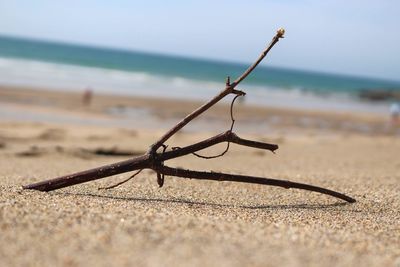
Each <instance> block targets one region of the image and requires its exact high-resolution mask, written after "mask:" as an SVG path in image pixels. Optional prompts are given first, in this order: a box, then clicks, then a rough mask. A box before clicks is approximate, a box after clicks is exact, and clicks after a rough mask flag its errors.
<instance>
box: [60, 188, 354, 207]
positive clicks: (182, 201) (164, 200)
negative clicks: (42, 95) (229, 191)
mask: <svg viewBox="0 0 400 267" xmlns="http://www.w3.org/2000/svg"><path fill="white" fill-rule="evenodd" d="M53 194H55V195H64V196H84V197H94V198H99V199H112V200H119V201H132V202H144V203H166V204H167V203H173V204H182V205H188V206H208V207H219V208H242V209H269V210H323V209H331V208H335V207H342V206H347V205H349V204H351V203H347V202H342V201H340V202H335V203H330V204H283V205H233V204H222V203H213V202H206V201H194V200H188V199H183V198H173V199H168V198H145V197H117V196H109V195H101V194H94V193H70V192H55V193H53Z"/></svg>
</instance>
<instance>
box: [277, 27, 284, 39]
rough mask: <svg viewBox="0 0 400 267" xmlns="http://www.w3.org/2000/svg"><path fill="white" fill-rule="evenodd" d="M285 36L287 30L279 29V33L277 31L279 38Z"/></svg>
mask: <svg viewBox="0 0 400 267" xmlns="http://www.w3.org/2000/svg"><path fill="white" fill-rule="evenodd" d="M284 34H285V29H284V28H279V29H278V30H277V31H276V36H277V37H278V38H283V35H284Z"/></svg>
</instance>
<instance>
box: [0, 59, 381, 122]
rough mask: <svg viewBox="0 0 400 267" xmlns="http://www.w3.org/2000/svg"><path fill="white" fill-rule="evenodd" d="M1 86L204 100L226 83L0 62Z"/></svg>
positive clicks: (295, 104) (275, 93)
mask: <svg viewBox="0 0 400 267" xmlns="http://www.w3.org/2000/svg"><path fill="white" fill-rule="evenodd" d="M0 84H4V85H15V86H29V87H39V88H47V89H54V90H69V91H82V90H83V89H85V88H88V87H90V88H92V90H93V91H94V92H95V93H96V92H99V93H111V94H120V95H138V96H151V97H169V98H183V99H201V100H204V99H208V98H210V97H212V96H213V95H215V94H216V93H217V92H219V91H220V90H221V89H223V88H224V86H225V85H224V83H223V82H222V81H221V83H218V82H209V81H198V80H191V79H186V78H182V77H167V76H161V75H155V74H150V73H145V72H128V71H121V70H113V69H103V68H94V67H84V66H75V65H66V64H57V63H49V62H41V61H34V60H24V59H11V58H0ZM241 87H242V89H243V90H245V91H246V92H247V93H248V94H247V96H246V103H252V104H257V105H263V106H272V107H291V108H302V109H318V110H339V111H357V112H373V113H381V114H382V113H383V114H386V113H387V112H388V107H387V104H379V105H377V104H374V105H372V104H370V103H364V102H361V101H358V100H356V99H353V98H351V97H350V96H348V95H344V94H343V95H340V94H335V95H329V96H327V95H325V96H320V95H315V94H311V93H307V92H305V91H304V90H303V89H301V88H297V89H296V88H294V89H291V90H288V89H282V88H272V87H264V86H252V85H246V83H245V82H244V83H243V85H241Z"/></svg>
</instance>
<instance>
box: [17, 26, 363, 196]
mask: <svg viewBox="0 0 400 267" xmlns="http://www.w3.org/2000/svg"><path fill="white" fill-rule="evenodd" d="M283 34H284V30H283V29H279V30H278V31H277V34H276V35H275V36H274V37H273V38H272V41H271V43H270V44H269V45H268V46H267V48H266V49H265V50H264V51H263V52H262V53H261V55H260V56H259V58H258V59H257V60H256V62H254V63H253V65H251V66H250V67H249V68H248V69H247V70H246V71H245V72H244V73H243V74H242V75H241V76H240V77H239V78H237V79H236V80H235V81H234V82H232V83H231V82H230V79H229V77H228V79H227V81H226V86H225V89H224V90H222V91H221V92H220V93H219V94H218V95H217V96H215V97H214V98H213V99H211V100H210V101H208V102H207V103H205V104H204V105H202V106H201V107H199V108H198V109H196V110H195V111H193V112H192V113H190V114H189V115H188V116H186V117H185V118H184V119H183V120H181V121H180V122H179V123H177V124H176V125H175V126H174V127H173V128H171V129H170V130H169V131H168V132H166V133H165V134H164V135H163V136H162V137H161V138H160V139H159V140H157V141H156V142H155V143H154V144H152V145H151V146H150V148H149V150H148V151H147V152H146V153H145V154H144V155H142V156H138V157H135V158H133V159H130V160H126V161H121V162H117V163H114V164H110V165H106V166H102V167H99V168H95V169H90V170H86V171H83V172H78V173H74V174H71V175H66V176H62V177H58V178H55V179H51V180H46V181H42V182H38V183H34V184H30V185H26V186H23V188H24V189H35V190H40V191H51V190H56V189H59V188H63V187H67V186H71V185H76V184H80V183H85V182H89V181H93V180H97V179H101V178H104V177H108V176H112V175H116V174H119V173H124V172H129V171H134V170H139V171H137V172H136V173H135V174H134V175H132V176H131V177H130V178H128V179H126V180H124V181H122V182H120V183H117V184H115V185H113V186H110V187H106V188H104V189H108V188H114V187H116V186H118V185H120V184H123V183H125V182H126V181H128V180H130V179H131V178H133V177H134V176H136V175H137V174H138V173H139V172H140V171H141V170H143V169H152V170H154V171H155V172H156V173H157V182H158V184H159V186H160V187H162V186H163V184H164V176H165V175H170V176H176V177H182V178H190V179H200V180H216V181H232V182H244V183H254V184H263V185H272V186H280V187H284V188H298V189H304V190H308V191H314V192H319V193H322V194H326V195H330V196H333V197H336V198H340V199H343V200H345V201H347V202H351V203H352V202H355V201H356V200H355V199H353V198H351V197H349V196H346V195H344V194H342V193H339V192H335V191H332V190H329V189H325V188H322V187H317V186H313V185H308V184H302V183H295V182H290V181H286V180H278V179H271V178H263V177H254V176H243V175H236V174H226V173H219V172H203V171H193V170H184V169H179V168H171V167H168V166H165V165H164V162H165V161H167V160H170V159H174V158H177V157H181V156H184V155H188V154H195V155H197V156H199V157H202V158H206V159H209V158H215V157H220V156H223V155H224V154H225V153H226V152H227V151H228V150H229V144H230V143H235V144H238V145H242V146H248V147H253V148H258V149H263V150H270V151H272V152H274V151H275V150H276V149H278V145H275V144H268V143H264V142H258V141H253V140H247V139H243V138H240V137H239V136H237V135H236V134H235V133H234V132H233V131H232V130H233V126H234V123H235V119H234V117H233V111H232V110H233V104H234V101H235V100H236V98H237V97H239V96H243V95H245V93H244V92H242V91H239V90H236V89H235V88H236V86H237V85H238V84H239V83H240V82H241V81H243V80H244V79H245V78H246V77H247V76H248V75H249V74H250V73H251V72H252V71H253V70H254V69H255V68H256V67H257V65H258V64H259V63H260V62H261V61H262V60H263V59H264V57H265V56H266V55H267V54H268V52H269V51H270V50H271V48H272V47H273V46H274V45H275V44H276V43H277V42H278V41H279V39H280V38H283ZM229 94H234V95H236V96H235V98H234V99H233V101H232V103H231V108H230V112H231V120H232V124H231V128H230V129H229V130H228V131H226V132H223V133H221V134H218V135H216V136H213V137H211V138H209V139H206V140H203V141H201V142H198V143H195V144H192V145H189V146H185V147H176V148H174V149H172V150H170V151H166V148H167V146H166V145H165V142H166V141H167V140H168V139H169V138H170V137H171V136H173V135H174V134H175V133H176V132H178V131H179V130H180V129H182V128H183V127H184V126H185V125H186V124H188V123H189V122H191V121H192V120H193V119H194V118H196V117H198V116H199V115H200V114H202V113H203V112H205V111H206V110H208V109H209V108H210V107H212V106H213V105H215V104H216V103H218V102H219V101H220V100H221V99H223V98H224V97H225V96H227V95H229ZM223 142H227V147H226V149H225V150H224V151H223V152H222V153H221V154H219V155H216V156H211V157H206V156H201V155H199V154H198V153H197V152H198V151H200V150H203V149H205V148H208V147H211V146H213V145H216V144H218V143H223ZM160 147H163V151H162V152H157V151H158V149H159V148H160Z"/></svg>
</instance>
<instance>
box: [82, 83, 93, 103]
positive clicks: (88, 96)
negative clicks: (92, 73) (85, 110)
mask: <svg viewBox="0 0 400 267" xmlns="http://www.w3.org/2000/svg"><path fill="white" fill-rule="evenodd" d="M92 97H93V93H92V89H90V87H88V88H86V89H85V92H83V97H82V103H83V105H84V106H90V103H91V102H92Z"/></svg>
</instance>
